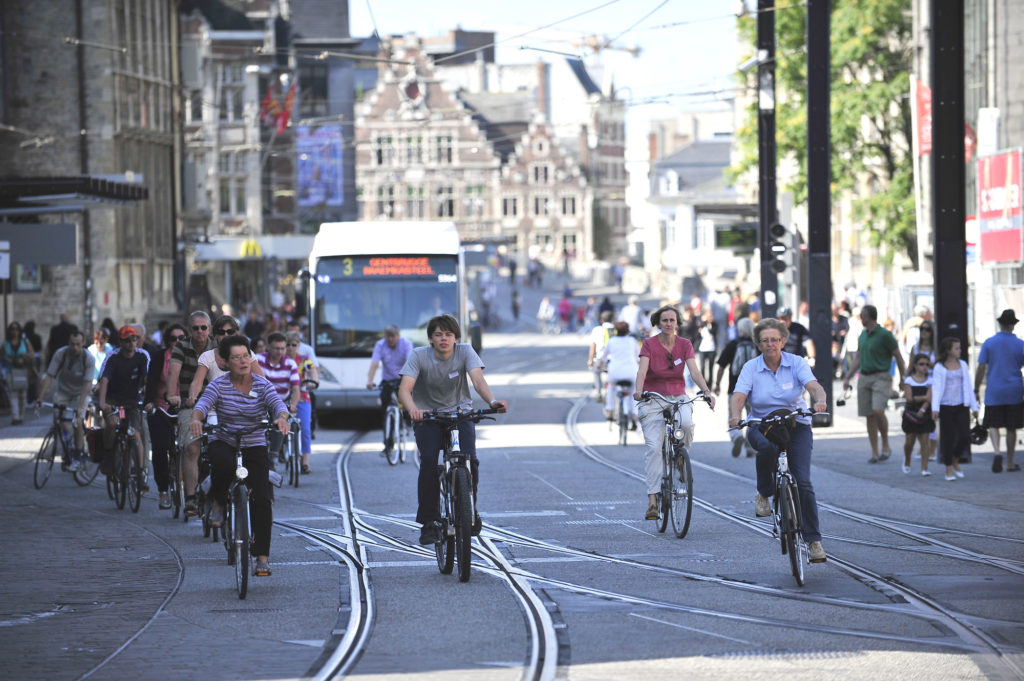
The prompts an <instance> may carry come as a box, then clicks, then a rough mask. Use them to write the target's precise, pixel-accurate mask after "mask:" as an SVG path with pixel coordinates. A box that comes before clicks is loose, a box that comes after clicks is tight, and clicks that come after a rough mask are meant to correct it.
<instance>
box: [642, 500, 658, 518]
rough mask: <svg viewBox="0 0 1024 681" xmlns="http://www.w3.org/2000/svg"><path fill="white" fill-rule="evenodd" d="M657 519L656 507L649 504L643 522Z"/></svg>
mask: <svg viewBox="0 0 1024 681" xmlns="http://www.w3.org/2000/svg"><path fill="white" fill-rule="evenodd" d="M659 517H660V516H659V515H658V507H657V506H655V505H654V504H651V505H650V506H648V507H647V514H646V515H644V520H657V519H658V518H659Z"/></svg>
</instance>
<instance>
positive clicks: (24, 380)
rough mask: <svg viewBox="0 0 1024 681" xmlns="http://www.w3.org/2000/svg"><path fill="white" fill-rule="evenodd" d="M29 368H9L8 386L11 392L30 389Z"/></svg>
mask: <svg viewBox="0 0 1024 681" xmlns="http://www.w3.org/2000/svg"><path fill="white" fill-rule="evenodd" d="M28 371H29V370H28V367H15V366H9V367H7V385H8V387H9V388H10V389H11V392H16V391H18V390H27V389H28Z"/></svg>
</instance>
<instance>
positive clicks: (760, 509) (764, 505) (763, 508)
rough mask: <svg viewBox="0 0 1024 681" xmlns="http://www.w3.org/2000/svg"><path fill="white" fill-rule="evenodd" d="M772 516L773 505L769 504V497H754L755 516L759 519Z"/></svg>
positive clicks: (757, 495) (756, 495)
mask: <svg viewBox="0 0 1024 681" xmlns="http://www.w3.org/2000/svg"><path fill="white" fill-rule="evenodd" d="M771 514H772V505H771V504H770V503H769V502H768V498H767V497H763V496H761V495H760V494H755V495H754V515H756V516H757V517H758V518H764V517H766V516H770V515H771Z"/></svg>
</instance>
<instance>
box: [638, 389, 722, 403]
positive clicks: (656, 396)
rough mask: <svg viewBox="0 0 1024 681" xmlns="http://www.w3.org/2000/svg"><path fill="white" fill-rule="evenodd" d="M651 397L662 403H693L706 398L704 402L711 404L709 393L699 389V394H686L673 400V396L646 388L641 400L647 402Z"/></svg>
mask: <svg viewBox="0 0 1024 681" xmlns="http://www.w3.org/2000/svg"><path fill="white" fill-rule="evenodd" d="M650 399H655V400H658V401H659V402H661V403H662V404H693V403H694V402H696V401H697V400H704V402H705V403H706V404H707V405H708V406H710V405H711V397H710V396H709V395H708V394H707V393H705V392H704V391H703V390H698V391H697V394H696V395H694V396H693V397H690V396H689V395H686V394H684V395H682V397H681V398H680V399H678V400H673V399H672V398H670V397H666V396H665V395H662V394H661V393H656V392H654V391H653V390H645V391H644V392H643V393H642V394H641V395H640V401H641V402H646V401H647V400H650Z"/></svg>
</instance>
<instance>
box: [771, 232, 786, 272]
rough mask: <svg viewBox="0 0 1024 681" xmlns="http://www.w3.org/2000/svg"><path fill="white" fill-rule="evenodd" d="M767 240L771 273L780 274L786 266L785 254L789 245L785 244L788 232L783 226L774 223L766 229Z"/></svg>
mask: <svg viewBox="0 0 1024 681" xmlns="http://www.w3.org/2000/svg"><path fill="white" fill-rule="evenodd" d="M768 239H769V241H768V251H769V253H770V254H771V261H772V262H771V267H772V271H773V272H775V273H776V274H782V273H783V272H785V271H786V267H787V266H788V263H787V258H786V253H787V251H788V250H789V245H788V244H787V243H786V242H787V241H788V240H789V232H788V231H787V230H786V228H785V227H784V226H783V225H781V224H779V223H778V222H776V223H774V224H772V225H771V226H770V227H768Z"/></svg>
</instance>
